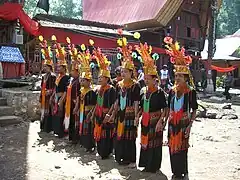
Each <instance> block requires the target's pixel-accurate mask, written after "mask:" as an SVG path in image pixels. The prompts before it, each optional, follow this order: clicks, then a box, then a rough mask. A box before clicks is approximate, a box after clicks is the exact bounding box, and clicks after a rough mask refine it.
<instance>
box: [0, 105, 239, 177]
mask: <svg viewBox="0 0 240 180" xmlns="http://www.w3.org/2000/svg"><path fill="white" fill-rule="evenodd" d="M236 108H237V111H238V112H239V114H240V107H236ZM239 132H240V120H239V119H236V120H227V119H221V120H217V119H215V120H210V119H198V122H195V124H194V126H193V129H192V134H191V140H190V143H191V148H190V149H189V179H191V180H218V179H219V180H220V179H221V180H236V179H240V136H239ZM165 133H166V132H165ZM137 142H139V140H137ZM137 154H139V152H138V153H137ZM161 170H162V172H163V173H164V174H162V173H160V172H159V173H157V174H150V173H142V172H141V171H140V170H137V169H128V168H126V167H124V166H119V165H117V164H116V163H115V162H114V160H113V158H111V159H108V160H100V158H99V157H97V156H96V155H95V154H88V153H85V152H84V150H83V149H82V148H80V147H79V146H71V145H68V143H67V140H64V141H63V140H59V139H57V138H56V137H54V136H53V135H51V134H45V133H39V122H33V123H25V124H21V125H17V126H9V127H5V128H0V179H1V180H25V179H27V180H93V179H94V180H98V179H102V180H108V179H109V180H121V179H132V180H137V179H147V180H167V179H170V177H171V169H170V163H169V155H168V149H167V147H166V146H164V147H163V162H162V168H161Z"/></svg>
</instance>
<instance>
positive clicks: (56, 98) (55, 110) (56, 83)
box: [53, 74, 64, 115]
mask: <svg viewBox="0 0 240 180" xmlns="http://www.w3.org/2000/svg"><path fill="white" fill-rule="evenodd" d="M63 76H64V75H62V74H59V75H58V77H57V78H56V81H55V85H56V87H57V86H58V85H59V83H60V81H61V79H62V77H63ZM57 112H58V95H57V93H56V88H55V100H54V109H53V114H54V115H55V114H57Z"/></svg>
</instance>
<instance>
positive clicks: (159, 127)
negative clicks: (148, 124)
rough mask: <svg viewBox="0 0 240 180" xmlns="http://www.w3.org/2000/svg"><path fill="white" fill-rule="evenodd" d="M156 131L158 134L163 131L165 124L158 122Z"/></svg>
mask: <svg viewBox="0 0 240 180" xmlns="http://www.w3.org/2000/svg"><path fill="white" fill-rule="evenodd" d="M155 131H156V132H160V131H163V123H162V120H159V121H158V122H157V125H156V128H155Z"/></svg>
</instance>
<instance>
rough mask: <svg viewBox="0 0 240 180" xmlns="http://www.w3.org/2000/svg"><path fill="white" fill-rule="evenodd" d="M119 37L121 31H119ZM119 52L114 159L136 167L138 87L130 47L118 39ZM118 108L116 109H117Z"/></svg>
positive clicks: (124, 39)
mask: <svg viewBox="0 0 240 180" xmlns="http://www.w3.org/2000/svg"><path fill="white" fill-rule="evenodd" d="M119 33H120V35H121V30H119ZM118 45H119V46H120V47H119V50H120V51H121V53H122V78H123V80H122V81H120V82H119V83H118V84H117V88H116V89H117V97H118V99H117V101H116V104H115V106H116V108H115V109H118V112H117V111H116V112H115V114H118V116H117V127H116V131H117V134H116V135H117V138H116V143H115V144H116V147H115V159H116V161H117V162H118V163H119V164H128V165H129V166H130V167H135V165H136V144H135V141H136V137H137V122H136V121H137V119H138V107H139V101H140V86H139V84H138V83H137V82H136V81H135V79H134V77H133V71H134V63H133V60H132V55H131V53H132V47H131V46H128V45H127V39H126V38H125V37H121V38H120V39H118ZM117 107H118V108H117Z"/></svg>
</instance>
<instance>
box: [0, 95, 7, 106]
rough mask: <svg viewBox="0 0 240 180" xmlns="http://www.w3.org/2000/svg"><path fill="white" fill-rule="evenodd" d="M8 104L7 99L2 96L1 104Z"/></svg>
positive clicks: (0, 98)
mask: <svg viewBox="0 0 240 180" xmlns="http://www.w3.org/2000/svg"><path fill="white" fill-rule="evenodd" d="M6 105H7V99H6V98H3V97H0V106H6Z"/></svg>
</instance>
